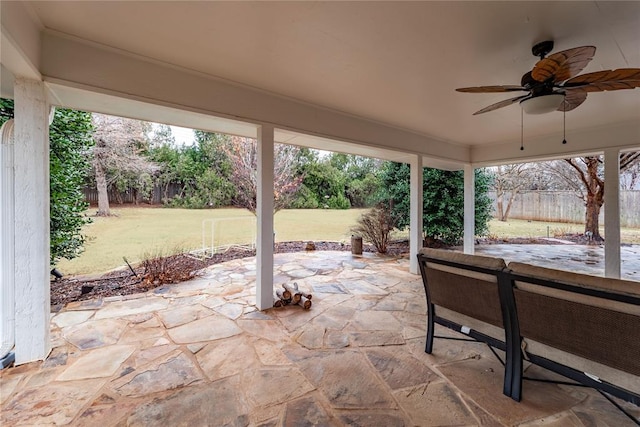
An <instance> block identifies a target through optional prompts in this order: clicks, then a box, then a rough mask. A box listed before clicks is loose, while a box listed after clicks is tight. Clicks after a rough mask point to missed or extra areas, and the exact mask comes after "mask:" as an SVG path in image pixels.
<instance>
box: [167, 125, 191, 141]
mask: <svg viewBox="0 0 640 427" xmlns="http://www.w3.org/2000/svg"><path fill="white" fill-rule="evenodd" d="M170 127H171V134H172V135H173V137H174V138H175V139H176V144H178V145H193V143H194V142H195V139H194V137H193V129H187V128H181V127H179V126H170Z"/></svg>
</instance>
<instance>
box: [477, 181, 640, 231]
mask: <svg viewBox="0 0 640 427" xmlns="http://www.w3.org/2000/svg"><path fill="white" fill-rule="evenodd" d="M509 196H510V195H509V193H507V194H505V196H504V202H503V203H504V209H506V206H507V202H508V200H509ZM489 197H491V199H492V200H493V210H494V212H497V201H496V192H495V191H490V192H489ZM585 209H586V208H585V206H584V201H583V200H582V198H580V196H579V195H578V194H577V193H575V192H573V191H541V190H536V191H523V192H520V193H518V194H517V195H516V197H515V199H514V200H513V204H512V205H511V212H510V213H509V218H513V219H527V220H532V221H551V222H577V223H584V215H585ZM603 221H604V206H603V207H602V209H601V211H600V223H603ZM620 225H621V226H622V227H637V228H638V227H640V191H639V190H621V191H620Z"/></svg>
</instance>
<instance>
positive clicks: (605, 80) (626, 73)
mask: <svg viewBox="0 0 640 427" xmlns="http://www.w3.org/2000/svg"><path fill="white" fill-rule="evenodd" d="M562 87H564V88H567V89H571V88H580V90H581V91H584V92H603V91H607V90H621V89H634V88H637V87H640V68H618V69H617V70H604V71H596V72H595V73H587V74H582V75H580V76H576V77H574V78H572V79H570V80H567V81H566V82H565V83H564V84H563V85H562Z"/></svg>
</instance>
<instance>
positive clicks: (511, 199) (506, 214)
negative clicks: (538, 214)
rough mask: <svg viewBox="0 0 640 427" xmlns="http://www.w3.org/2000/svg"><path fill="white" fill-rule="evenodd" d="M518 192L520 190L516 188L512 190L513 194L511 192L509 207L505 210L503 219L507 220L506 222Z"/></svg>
mask: <svg viewBox="0 0 640 427" xmlns="http://www.w3.org/2000/svg"><path fill="white" fill-rule="evenodd" d="M517 194H518V192H517V191H515V190H513V191H511V194H509V201H508V202H507V209H506V210H505V211H504V220H503V221H505V222H506V221H507V219H508V218H509V214H510V213H511V206H513V200H514V199H515V198H516V195H517Z"/></svg>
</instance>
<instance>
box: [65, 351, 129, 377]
mask: <svg viewBox="0 0 640 427" xmlns="http://www.w3.org/2000/svg"><path fill="white" fill-rule="evenodd" d="M135 349H136V347H135V346H134V345H112V346H109V347H104V348H98V349H96V350H90V351H89V352H88V353H87V354H83V355H82V357H79V358H78V359H77V360H76V361H75V362H74V363H73V364H71V365H70V366H69V367H67V368H66V369H65V371H64V372H63V373H62V374H60V376H58V378H57V380H58V381H73V380H83V379H87V378H104V377H110V376H112V375H113V374H115V373H116V371H117V370H118V368H119V367H120V365H121V364H122V362H124V361H125V360H126V359H128V358H129V356H131V354H132V353H133V352H134V351H135Z"/></svg>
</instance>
